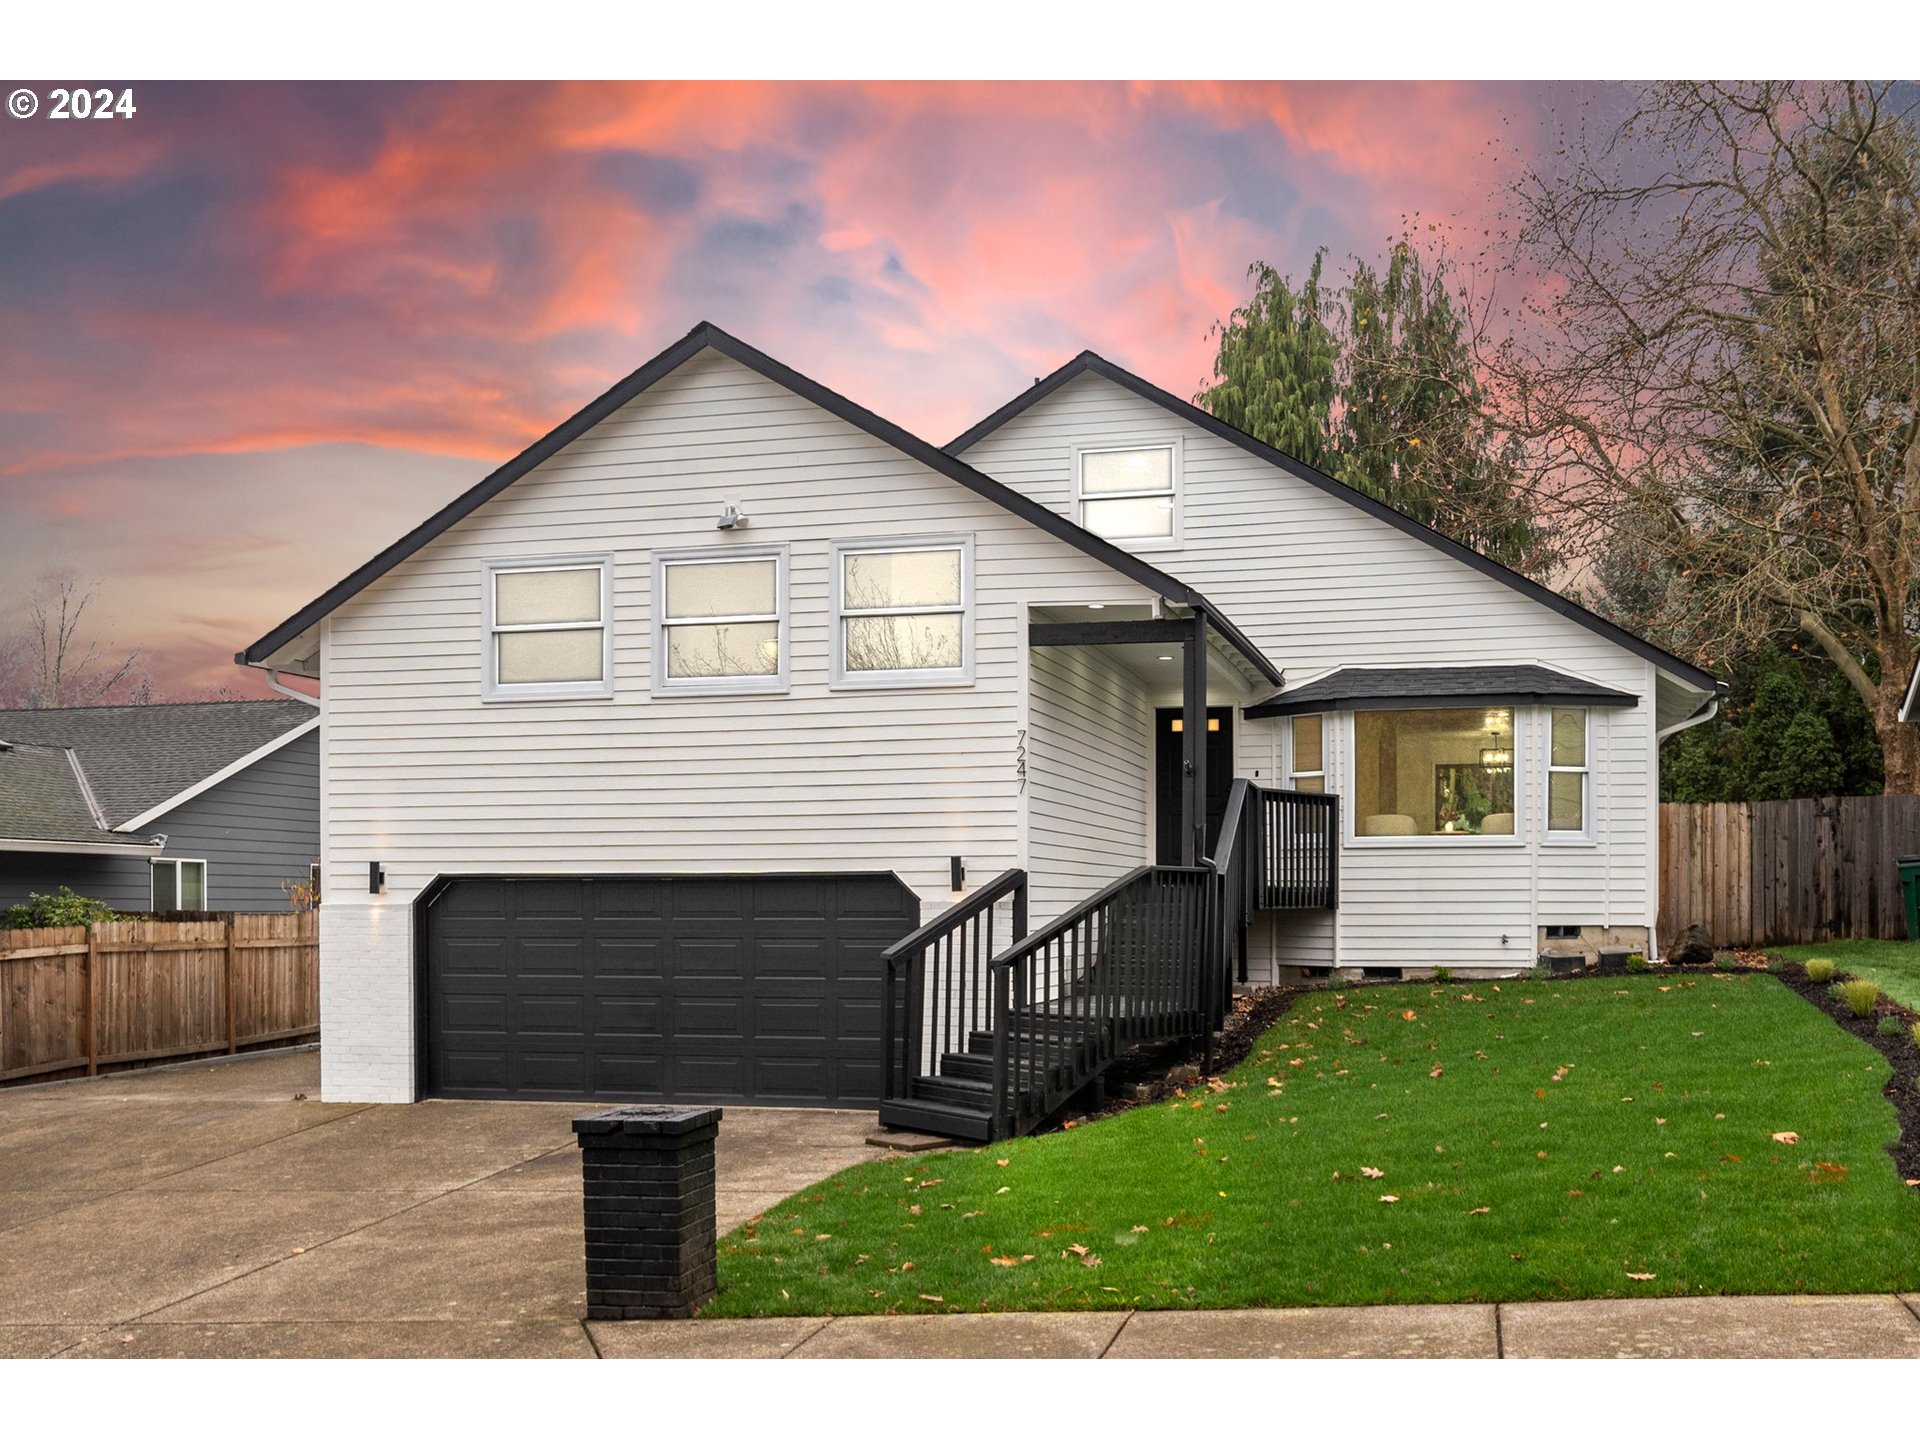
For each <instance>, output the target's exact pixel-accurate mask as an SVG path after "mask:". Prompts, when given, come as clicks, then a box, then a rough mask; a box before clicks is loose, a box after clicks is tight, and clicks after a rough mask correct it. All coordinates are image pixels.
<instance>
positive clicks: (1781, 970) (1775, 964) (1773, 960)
mask: <svg viewBox="0 0 1920 1440" xmlns="http://www.w3.org/2000/svg"><path fill="white" fill-rule="evenodd" d="M1786 970H1787V962H1786V961H1784V960H1782V959H1781V958H1780V957H1779V956H1778V955H1769V956H1767V974H1769V975H1784V974H1785V973H1786Z"/></svg>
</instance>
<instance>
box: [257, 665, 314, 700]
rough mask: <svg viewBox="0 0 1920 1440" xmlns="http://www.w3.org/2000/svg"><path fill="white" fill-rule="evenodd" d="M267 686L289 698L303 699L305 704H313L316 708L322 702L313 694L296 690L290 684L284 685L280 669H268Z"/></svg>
mask: <svg viewBox="0 0 1920 1440" xmlns="http://www.w3.org/2000/svg"><path fill="white" fill-rule="evenodd" d="M267 688H268V689H269V690H272V691H275V692H277V693H278V694H281V695H284V696H286V697H287V698H288V699H289V700H298V701H301V702H302V703H303V704H307V705H311V706H313V708H314V709H316V710H318V709H319V708H320V702H319V701H318V700H316V699H314V698H313V696H311V695H308V694H306V693H305V692H304V691H300V690H295V689H293V688H292V687H290V686H287V685H282V684H281V683H280V672H279V671H278V670H271V669H270V670H268V671H267Z"/></svg>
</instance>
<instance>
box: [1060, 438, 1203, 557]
mask: <svg viewBox="0 0 1920 1440" xmlns="http://www.w3.org/2000/svg"><path fill="white" fill-rule="evenodd" d="M1078 461H1079V464H1078V474H1077V475H1076V476H1075V482H1076V485H1077V487H1078V500H1079V510H1080V523H1081V524H1082V525H1084V526H1085V527H1086V528H1087V529H1089V530H1091V531H1093V533H1094V534H1096V535H1104V536H1106V537H1107V538H1108V539H1109V540H1147V541H1152V540H1165V541H1173V540H1176V539H1177V538H1178V537H1179V534H1180V526H1179V521H1180V512H1179V503H1180V455H1179V449H1178V447H1177V446H1174V445H1143V446H1138V447H1134V448H1131V449H1124V450H1121V449H1115V450H1082V451H1080V452H1079V455H1078Z"/></svg>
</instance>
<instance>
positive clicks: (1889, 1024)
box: [1873, 1015, 1907, 1040]
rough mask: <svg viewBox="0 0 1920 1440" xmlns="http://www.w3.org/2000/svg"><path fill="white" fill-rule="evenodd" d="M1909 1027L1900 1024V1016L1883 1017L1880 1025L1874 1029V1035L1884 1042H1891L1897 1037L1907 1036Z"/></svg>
mask: <svg viewBox="0 0 1920 1440" xmlns="http://www.w3.org/2000/svg"><path fill="white" fill-rule="evenodd" d="M1906 1031H1907V1027H1906V1026H1904V1025H1902V1024H1901V1023H1900V1017H1899V1016H1898V1015H1882V1016H1881V1017H1880V1023H1879V1024H1878V1025H1876V1026H1874V1027H1873V1033H1874V1034H1876V1035H1878V1036H1879V1037H1880V1038H1881V1039H1882V1040H1891V1039H1893V1037H1894V1036H1896V1035H1904V1034H1906Z"/></svg>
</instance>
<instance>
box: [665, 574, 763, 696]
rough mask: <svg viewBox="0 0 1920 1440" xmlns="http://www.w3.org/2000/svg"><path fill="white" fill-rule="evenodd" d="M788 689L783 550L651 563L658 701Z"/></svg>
mask: <svg viewBox="0 0 1920 1440" xmlns="http://www.w3.org/2000/svg"><path fill="white" fill-rule="evenodd" d="M786 688H787V552H786V550H785V549H784V548H783V547H778V546H775V547H760V548H735V547H732V546H728V547H726V548H724V549H712V550H670V551H665V552H662V553H660V554H657V555H655V556H654V560H653V689H654V693H655V694H657V695H689V694H691V695H726V694H766V693H769V692H774V691H780V690H784V689H786Z"/></svg>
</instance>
